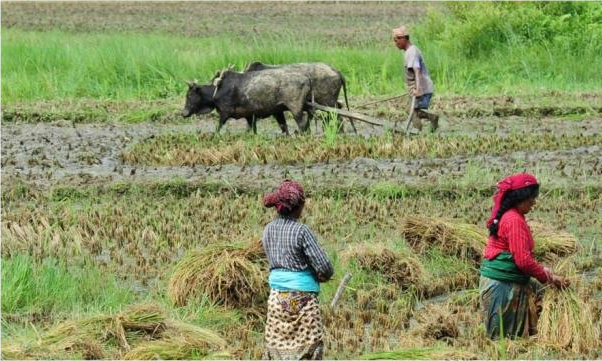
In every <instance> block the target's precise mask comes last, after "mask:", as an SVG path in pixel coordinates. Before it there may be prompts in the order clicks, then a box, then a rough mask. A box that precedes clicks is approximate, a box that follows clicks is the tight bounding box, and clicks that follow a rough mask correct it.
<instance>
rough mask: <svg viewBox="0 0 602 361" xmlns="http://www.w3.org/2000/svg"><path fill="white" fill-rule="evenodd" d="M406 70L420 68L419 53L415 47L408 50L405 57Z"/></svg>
mask: <svg viewBox="0 0 602 361" xmlns="http://www.w3.org/2000/svg"><path fill="white" fill-rule="evenodd" d="M405 65H406V68H420V60H419V59H418V52H417V51H416V49H415V48H414V47H411V48H410V49H408V50H407V53H406V56H405Z"/></svg>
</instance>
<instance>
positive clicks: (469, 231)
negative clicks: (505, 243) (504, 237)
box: [400, 215, 486, 261]
mask: <svg viewBox="0 0 602 361" xmlns="http://www.w3.org/2000/svg"><path fill="white" fill-rule="evenodd" d="M400 231H401V234H402V235H403V236H404V238H405V239H406V241H407V242H408V244H409V245H410V246H411V247H412V248H414V249H415V250H416V251H417V252H419V253H422V252H425V251H426V250H427V249H429V248H430V247H439V248H440V249H441V251H442V252H443V253H444V254H446V255H450V256H457V257H460V258H464V259H470V260H474V261H479V260H480V259H481V253H482V252H483V247H484V245H485V240H486V237H485V235H484V232H483V230H481V229H479V227H477V226H475V225H472V224H465V223H457V222H454V221H451V220H448V219H444V218H437V217H430V216H429V217H427V216H421V215H413V216H408V217H405V218H404V219H402V221H401V224H400Z"/></svg>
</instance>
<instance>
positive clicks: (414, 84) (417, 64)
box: [393, 26, 439, 131]
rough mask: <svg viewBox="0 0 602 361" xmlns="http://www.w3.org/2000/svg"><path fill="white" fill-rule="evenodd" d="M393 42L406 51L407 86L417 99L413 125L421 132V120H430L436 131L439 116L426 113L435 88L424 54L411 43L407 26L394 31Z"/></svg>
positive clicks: (411, 94)
mask: <svg viewBox="0 0 602 361" xmlns="http://www.w3.org/2000/svg"><path fill="white" fill-rule="evenodd" d="M393 41H395V45H396V46H397V48H398V49H401V50H403V51H405V57H404V73H405V78H406V84H407V85H408V91H409V92H410V96H412V97H416V101H415V103H414V113H413V115H412V124H414V126H415V127H416V128H418V129H419V130H422V121H421V119H428V120H429V121H430V122H431V128H432V130H433V131H434V130H435V129H437V127H438V126H439V116H438V115H436V114H432V113H427V112H426V111H425V109H428V107H429V105H430V103H431V97H432V96H433V90H434V86H433V81H432V80H431V77H430V75H429V72H428V70H427V68H426V65H425V64H424V59H423V58H422V52H421V51H420V49H418V47H417V46H416V45H414V44H412V43H411V42H410V33H409V32H408V30H407V29H406V27H405V26H401V27H399V28H396V29H393Z"/></svg>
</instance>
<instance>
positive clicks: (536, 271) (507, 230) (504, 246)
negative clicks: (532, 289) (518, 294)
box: [483, 208, 550, 283]
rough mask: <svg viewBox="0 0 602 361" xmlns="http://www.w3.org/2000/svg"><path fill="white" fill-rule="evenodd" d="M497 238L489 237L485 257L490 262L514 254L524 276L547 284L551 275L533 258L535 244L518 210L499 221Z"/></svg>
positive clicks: (512, 210) (506, 214)
mask: <svg viewBox="0 0 602 361" xmlns="http://www.w3.org/2000/svg"><path fill="white" fill-rule="evenodd" d="M499 222H500V223H499V226H498V236H497V238H494V237H489V241H488V242H487V246H486V247H485V252H484V254H483V256H484V257H485V258H487V259H489V260H492V259H494V258H495V257H497V255H498V254H500V253H502V252H504V251H506V252H510V254H512V258H514V262H515V263H516V266H517V267H518V269H520V270H521V271H522V272H523V273H524V274H526V275H528V276H531V277H535V278H536V279H537V280H538V281H539V282H541V283H545V282H547V281H548V278H549V277H550V275H549V274H548V272H547V271H546V270H545V269H544V267H543V266H542V265H541V264H539V263H538V262H537V261H536V260H535V258H534V257H533V247H534V246H535V242H534V241H533V236H532V235H531V230H530V229H529V226H528V225H527V222H526V221H525V217H524V216H523V215H522V214H521V213H519V212H518V211H517V210H516V209H514V208H513V209H510V210H509V211H507V212H506V213H504V215H502V219H500V221H499Z"/></svg>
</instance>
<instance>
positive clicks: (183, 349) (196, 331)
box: [123, 321, 230, 360]
mask: <svg viewBox="0 0 602 361" xmlns="http://www.w3.org/2000/svg"><path fill="white" fill-rule="evenodd" d="M225 348H226V342H225V341H224V340H223V339H222V338H220V337H219V336H218V335H217V334H215V333H213V332H211V331H208V330H206V329H203V328H200V327H197V326H194V325H189V324H186V323H182V322H175V321H169V322H168V323H167V325H166V329H165V331H164V332H163V333H162V334H161V338H160V339H157V340H151V341H147V342H144V343H141V344H139V345H138V346H137V347H135V348H134V349H132V350H131V351H129V352H128V353H126V354H125V355H124V356H123V359H124V360H156V359H160V360H190V359H199V358H202V359H224V358H227V357H229V356H230V355H229V354H228V353H227V352H225V351H223V350H224V349H225Z"/></svg>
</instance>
